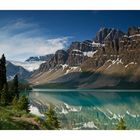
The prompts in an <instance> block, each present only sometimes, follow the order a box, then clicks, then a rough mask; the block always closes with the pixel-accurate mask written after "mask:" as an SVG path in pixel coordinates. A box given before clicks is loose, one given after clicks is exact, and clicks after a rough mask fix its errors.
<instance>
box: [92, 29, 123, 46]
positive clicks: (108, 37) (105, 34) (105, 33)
mask: <svg viewBox="0 0 140 140" xmlns="http://www.w3.org/2000/svg"><path fill="white" fill-rule="evenodd" d="M123 35H124V33H123V32H122V31H120V30H118V29H115V28H105V27H103V28H101V29H100V30H99V31H98V32H97V33H96V36H95V38H94V42H96V43H101V44H103V43H104V42H105V41H113V40H115V39H119V38H120V37H122V36H123Z"/></svg>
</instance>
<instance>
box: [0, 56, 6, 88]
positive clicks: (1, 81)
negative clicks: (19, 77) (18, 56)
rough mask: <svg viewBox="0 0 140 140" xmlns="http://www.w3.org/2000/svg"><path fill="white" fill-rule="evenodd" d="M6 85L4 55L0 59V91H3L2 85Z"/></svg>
mask: <svg viewBox="0 0 140 140" xmlns="http://www.w3.org/2000/svg"><path fill="white" fill-rule="evenodd" d="M5 84H7V79H6V58H5V56H4V54H3V55H2V57H1V59H0V90H2V89H3V87H4V85H5Z"/></svg>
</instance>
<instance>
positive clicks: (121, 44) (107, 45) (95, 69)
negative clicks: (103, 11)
mask: <svg viewBox="0 0 140 140" xmlns="http://www.w3.org/2000/svg"><path fill="white" fill-rule="evenodd" d="M139 54H140V28H136V27H130V28H129V29H128V32H127V33H126V34H125V33H123V32H122V31H120V30H117V29H108V28H101V29H100V30H99V32H97V34H96V36H95V38H94V39H93V40H85V41H83V42H72V44H71V45H70V47H69V49H68V50H67V51H64V50H59V51H57V52H56V53H55V56H54V57H53V58H52V59H51V60H50V61H47V62H46V63H44V64H42V65H41V67H40V68H39V70H38V71H37V73H36V74H35V75H34V76H33V77H32V78H31V79H30V82H31V83H37V82H41V81H42V78H43V77H44V78H43V81H44V82H43V83H47V82H48V83H51V82H52V81H53V83H55V82H60V81H61V82H65V80H66V79H68V80H67V81H70V80H73V81H76V82H77V83H78V84H77V87H82V88H84V87H90V88H98V87H106V86H109V87H113V86H117V85H118V84H119V83H121V81H122V79H123V80H124V79H125V82H133V83H136V82H138V81H139V80H140V67H139V65H140V55H139ZM49 71H51V75H52V77H53V78H50V80H49V79H48V78H47V76H48V74H47V73H48V72H49ZM58 71H59V72H58ZM56 72H57V73H56ZM83 72H90V73H91V74H90V75H88V76H79V74H83ZM44 73H46V75H45V76H43V77H42V78H40V77H41V76H40V75H42V74H43V75H44ZM60 73H61V74H60ZM73 74H75V76H74V77H73V76H72V75H73ZM54 75H55V76H54ZM66 75H67V76H66ZM76 76H78V77H77V79H76V80H75V79H74V78H75V77H76ZM45 77H46V78H45ZM68 77H69V78H68ZM70 77H73V79H72V78H70ZM59 79H61V80H59ZM41 84H42V82H41Z"/></svg>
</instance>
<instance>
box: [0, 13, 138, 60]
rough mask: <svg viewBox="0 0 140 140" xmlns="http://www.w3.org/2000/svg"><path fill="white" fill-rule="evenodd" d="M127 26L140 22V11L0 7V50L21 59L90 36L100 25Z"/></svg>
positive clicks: (125, 28)
mask: <svg viewBox="0 0 140 140" xmlns="http://www.w3.org/2000/svg"><path fill="white" fill-rule="evenodd" d="M130 26H140V11H0V53H5V55H6V57H7V59H10V60H20V61H24V60H25V59H27V58H28V57H29V56H36V55H37V56H38V55H45V54H49V53H54V52H55V51H56V50H58V49H64V48H67V47H68V46H69V44H70V42H71V41H75V40H78V41H82V40H85V39H92V38H94V36H95V34H96V32H97V31H98V30H99V29H100V28H101V27H110V28H117V29H120V30H122V31H124V32H126V31H127V29H128V27H130Z"/></svg>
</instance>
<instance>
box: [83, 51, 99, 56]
mask: <svg viewBox="0 0 140 140" xmlns="http://www.w3.org/2000/svg"><path fill="white" fill-rule="evenodd" d="M97 52H98V50H96V51H89V52H83V54H84V56H87V57H93V55H94V54H96V53H97Z"/></svg>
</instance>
